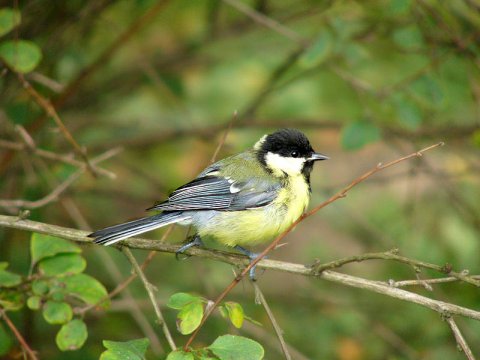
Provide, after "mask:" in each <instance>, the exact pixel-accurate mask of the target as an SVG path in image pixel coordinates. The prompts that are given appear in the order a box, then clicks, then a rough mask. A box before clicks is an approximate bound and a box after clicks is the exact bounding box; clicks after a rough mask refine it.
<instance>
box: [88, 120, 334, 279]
mask: <svg viewBox="0 0 480 360" xmlns="http://www.w3.org/2000/svg"><path fill="white" fill-rule="evenodd" d="M327 159H328V157H327V156H325V155H323V154H319V153H316V152H315V151H314V150H313V148H312V146H311V145H310V142H309V141H308V139H307V137H306V136H305V135H304V134H303V133H302V132H300V131H298V130H294V129H282V130H279V131H277V132H274V133H272V134H269V135H264V136H263V137H262V138H261V139H260V140H259V141H258V142H257V143H256V144H255V145H254V146H253V148H252V149H249V150H247V151H245V152H242V153H240V154H237V155H234V156H231V157H228V158H225V159H223V160H220V161H218V162H216V163H214V164H213V165H210V166H209V167H207V168H206V169H205V170H204V171H203V172H201V173H200V175H198V177H197V178H195V179H194V180H192V181H190V182H189V183H187V184H185V185H183V186H181V187H179V188H178V189H176V190H175V191H173V192H172V193H171V194H170V196H169V197H168V199H167V200H165V201H163V202H159V203H156V204H155V205H154V206H153V207H151V208H150V209H147V210H156V211H160V213H158V214H156V215H153V216H149V217H144V218H141V219H138V220H133V221H130V222H127V223H123V224H119V225H114V226H110V227H107V228H105V229H102V230H98V231H95V232H94V233H92V234H90V235H89V237H92V238H94V239H95V240H94V242H95V243H97V244H102V245H111V244H114V243H116V242H118V241H120V240H123V239H126V238H129V237H131V236H134V235H138V234H142V233H144V232H147V231H151V230H153V229H157V228H160V227H162V226H166V225H168V224H173V223H178V224H180V225H192V226H193V228H194V229H195V231H196V232H195V236H194V238H193V240H192V241H190V242H189V243H187V244H185V245H184V246H182V247H181V248H180V249H179V250H178V251H177V255H178V254H179V253H182V252H184V251H185V250H186V249H188V248H190V247H192V246H203V243H202V240H201V239H202V238H206V237H210V238H213V239H214V240H216V241H217V242H219V243H221V244H223V245H227V246H231V247H234V248H235V249H236V250H238V251H240V252H242V253H243V254H245V255H247V256H249V257H250V259H254V258H255V257H256V255H257V254H254V253H252V252H250V251H249V250H247V249H245V248H244V246H252V245H256V244H259V243H262V242H267V241H271V240H273V239H274V238H275V237H276V236H278V235H279V234H281V233H282V232H283V231H285V230H286V229H287V228H288V227H289V226H290V225H291V224H292V223H293V222H294V221H295V220H297V219H298V217H299V216H300V215H301V214H302V213H303V212H304V211H305V209H306V208H307V206H308V203H309V200H310V193H311V188H310V173H311V171H312V169H313V163H314V162H315V161H318V160H327ZM254 271H255V270H254V269H253V271H252V272H251V273H250V276H251V277H252V278H253V276H254Z"/></svg>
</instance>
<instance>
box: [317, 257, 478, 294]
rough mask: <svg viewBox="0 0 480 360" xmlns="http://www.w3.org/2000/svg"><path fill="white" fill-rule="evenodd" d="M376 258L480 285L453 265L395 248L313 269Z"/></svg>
mask: <svg viewBox="0 0 480 360" xmlns="http://www.w3.org/2000/svg"><path fill="white" fill-rule="evenodd" d="M374 259H382V260H394V261H398V262H401V263H404V264H408V265H411V266H413V267H419V268H425V269H432V270H435V271H437V272H440V273H444V274H446V275H450V276H452V277H454V278H456V279H457V280H462V281H464V282H466V283H469V284H472V285H475V286H477V287H480V280H477V279H475V278H472V277H471V276H468V275H466V274H462V273H461V272H460V273H458V272H455V271H453V270H452V267H451V266H450V265H448V264H446V265H444V266H440V265H436V264H430V263H427V262H424V261H418V260H414V259H410V258H407V257H405V256H399V255H398V249H393V250H390V251H386V252H380V253H367V254H362V255H355V256H349V257H346V258H343V259H339V260H335V261H331V262H328V263H323V264H316V265H313V271H314V272H315V273H317V274H319V273H321V272H322V271H325V270H329V269H330V270H331V269H336V268H339V267H341V266H343V265H345V264H350V263H353V262H361V261H365V260H374ZM417 281H418V283H419V284H421V283H422V282H423V283H425V281H424V280H417Z"/></svg>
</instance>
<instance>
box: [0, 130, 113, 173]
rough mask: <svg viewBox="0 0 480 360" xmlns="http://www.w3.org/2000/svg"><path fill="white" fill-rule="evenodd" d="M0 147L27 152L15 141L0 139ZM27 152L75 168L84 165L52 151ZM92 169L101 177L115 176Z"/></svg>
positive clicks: (25, 147)
mask: <svg viewBox="0 0 480 360" xmlns="http://www.w3.org/2000/svg"><path fill="white" fill-rule="evenodd" d="M0 147H1V148H5V149H10V150H16V151H23V150H27V146H26V145H25V144H22V143H19V142H15V141H9V140H3V139H0ZM28 151H31V152H32V153H33V154H34V155H37V156H39V157H42V158H44V159H48V160H55V161H60V162H63V163H65V164H69V165H73V166H76V167H81V166H83V165H84V162H82V161H78V160H76V159H74V158H73V157H72V156H71V155H61V154H56V153H54V152H52V151H48V150H43V149H39V148H38V147H35V148H34V149H28ZM92 166H93V165H92ZM94 168H95V171H96V172H97V173H99V174H101V175H105V176H107V177H109V178H110V179H115V178H116V175H115V174H114V173H113V172H111V171H108V170H105V169H103V168H100V167H98V166H94Z"/></svg>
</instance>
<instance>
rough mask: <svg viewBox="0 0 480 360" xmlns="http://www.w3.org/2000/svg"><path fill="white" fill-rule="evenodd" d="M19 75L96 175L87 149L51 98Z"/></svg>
mask: <svg viewBox="0 0 480 360" xmlns="http://www.w3.org/2000/svg"><path fill="white" fill-rule="evenodd" d="M17 77H18V79H19V80H20V82H21V84H22V86H23V87H24V88H25V90H27V92H28V93H29V94H30V96H31V97H32V98H33V99H34V100H35V102H36V103H37V104H38V105H39V106H40V107H41V108H42V109H43V110H44V111H45V113H46V114H48V116H50V117H51V118H52V119H53V121H55V123H56V124H57V126H58V128H59V129H60V131H61V132H62V134H63V136H64V137H65V139H67V141H68V142H69V143H70V144H71V145H72V146H73V148H74V150H75V151H76V152H77V154H78V155H79V156H80V157H81V158H82V159H83V161H85V164H86V165H87V169H88V170H89V171H90V172H91V173H92V175H94V176H96V172H95V169H94V168H93V167H92V165H91V164H90V160H89V159H88V157H87V152H86V150H85V149H84V148H82V147H81V146H80V145H79V144H78V142H77V141H76V140H75V138H74V137H73V135H72V133H71V132H70V131H69V130H68V128H67V127H66V126H65V124H64V123H63V121H62V119H60V116H59V115H58V113H57V110H55V107H54V106H53V104H52V103H51V102H50V100H48V99H46V98H44V97H43V96H42V95H41V94H40V93H39V92H38V91H37V90H35V88H34V87H33V86H32V85H31V84H30V83H29V82H28V81H27V80H26V79H25V77H24V76H23V74H21V73H17Z"/></svg>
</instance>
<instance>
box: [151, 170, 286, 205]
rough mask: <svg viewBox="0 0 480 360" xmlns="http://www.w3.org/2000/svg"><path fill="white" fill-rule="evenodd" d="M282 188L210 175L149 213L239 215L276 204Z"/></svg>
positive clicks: (190, 185)
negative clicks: (216, 212)
mask: <svg viewBox="0 0 480 360" xmlns="http://www.w3.org/2000/svg"><path fill="white" fill-rule="evenodd" d="M280 188H281V184H277V183H271V182H268V181H262V179H254V180H248V181H243V182H235V181H233V180H231V179H230V178H228V177H222V176H215V175H207V176H201V177H198V178H196V179H195V180H193V181H191V182H189V183H188V184H185V185H183V186H181V187H179V188H178V189H177V190H175V191H174V192H173V193H172V194H170V196H169V198H168V200H166V201H164V202H162V203H159V204H156V205H155V206H153V207H152V208H150V209H149V210H163V211H174V210H220V211H235V210H245V209H251V208H257V207H262V206H265V205H268V204H269V203H270V202H272V201H273V200H274V199H275V197H276V195H277V193H278V191H279V190H280Z"/></svg>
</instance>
